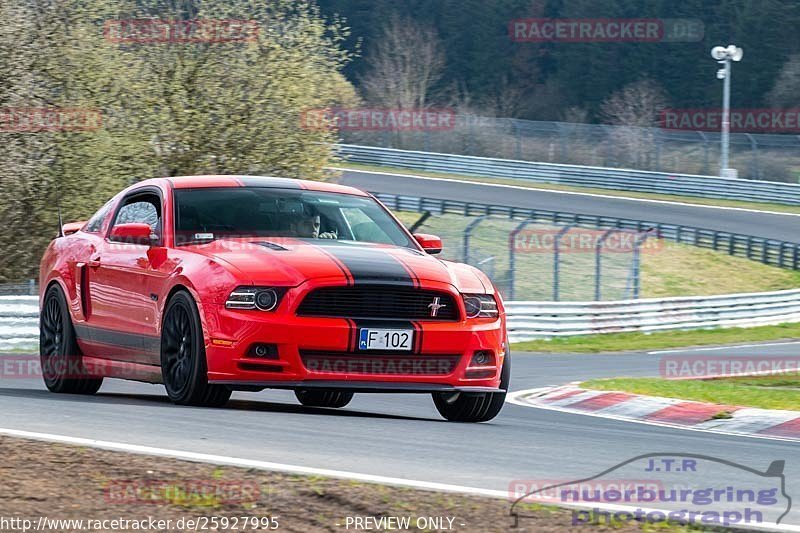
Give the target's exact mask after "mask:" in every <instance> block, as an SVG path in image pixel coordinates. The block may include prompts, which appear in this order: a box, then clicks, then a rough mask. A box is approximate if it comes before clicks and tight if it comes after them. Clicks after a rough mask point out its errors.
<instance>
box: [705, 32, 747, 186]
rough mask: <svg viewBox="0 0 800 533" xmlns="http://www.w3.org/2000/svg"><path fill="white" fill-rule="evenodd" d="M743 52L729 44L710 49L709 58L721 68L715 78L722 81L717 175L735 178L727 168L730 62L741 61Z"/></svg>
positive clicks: (729, 133)
mask: <svg viewBox="0 0 800 533" xmlns="http://www.w3.org/2000/svg"><path fill="white" fill-rule="evenodd" d="M743 53H744V52H743V51H742V49H741V48H738V47H737V46H735V45H732V44H729V45H728V47H727V48H726V47H723V46H715V47H714V48H712V49H711V57H713V58H714V59H716V60H717V63H719V64H720V65H723V68H721V69H719V70H718V71H717V78H718V79H720V80H723V89H722V139H721V145H722V146H721V147H720V148H721V153H720V162H719V175H720V176H722V177H734V178H735V177H736V169H734V168H728V151H729V148H730V136H731V61H737V62H738V61H741V60H742V54H743Z"/></svg>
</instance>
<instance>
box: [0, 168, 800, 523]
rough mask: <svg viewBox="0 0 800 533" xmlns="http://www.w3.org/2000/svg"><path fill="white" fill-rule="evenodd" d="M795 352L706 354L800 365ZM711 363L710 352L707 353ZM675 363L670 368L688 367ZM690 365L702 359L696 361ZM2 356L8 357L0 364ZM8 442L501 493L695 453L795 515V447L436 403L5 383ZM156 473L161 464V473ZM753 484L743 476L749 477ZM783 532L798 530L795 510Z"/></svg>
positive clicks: (1, 396)
mask: <svg viewBox="0 0 800 533" xmlns="http://www.w3.org/2000/svg"><path fill="white" fill-rule="evenodd" d="M342 182H343V183H345V184H348V185H354V186H357V187H361V188H364V189H367V190H370V191H373V192H386V193H393V194H404V195H413V196H428V197H434V198H447V199H451V200H461V201H476V202H481V203H491V204H500V205H508V206H520V207H531V208H533V207H535V208H542V209H549V210H562V211H567V212H576V213H587V214H597V215H609V216H618V217H630V218H637V219H644V220H652V221H662V222H665V223H675V222H676V221H680V222H681V223H683V224H685V225H691V226H698V227H703V228H708V229H719V230H725V231H734V232H738V233H743V234H750V235H757V236H762V237H769V238H775V239H782V240H788V241H797V240H798V232H797V231H796V228H797V227H798V222H800V219H798V218H797V217H796V216H791V215H780V214H770V213H759V212H749V211H742V210H727V209H715V208H705V207H698V206H690V205H682V204H679V203H659V202H642V201H635V200H625V199H615V198H610V197H605V198H599V197H596V196H591V195H581V194H561V193H556V192H547V191H540V190H521V189H513V188H508V187H492V186H486V185H480V184H472V183H459V184H454V183H452V182H448V181H441V180H425V179H417V178H413V177H402V176H397V175H385V174H374V173H364V172H355V171H347V172H345V173H344V176H343V178H342ZM798 350H800V342H796V343H787V344H783V345H764V346H756V347H743V348H736V349H732V348H725V349H721V350H718V351H713V352H710V354H713V355H717V356H722V355H737V356H751V357H766V356H796V355H797V353H798ZM703 352H704V353H708V352H706V350H704V351H703ZM680 353H681V352H679V353H671V354H670V355H680ZM685 353H686V354H687V355H698V353H697V352H695V351H692V350H687V351H685ZM4 357H10V356H9V355H8V354H6V355H2V354H0V361H1V360H2V359H3V358H4ZM661 357H662V355H661V354H658V353H652V354H648V353H629V354H600V355H535V354H523V353H518V354H515V355H514V358H513V374H512V376H513V377H512V385H511V390H512V391H519V390H524V389H531V388H538V387H543V386H548V385H560V384H564V383H568V382H571V381H576V380H581V379H585V378H592V377H607V376H620V375H631V376H642V375H658V369H659V359H660V358H661ZM0 413H2V415H0V428H4V429H12V430H24V431H32V432H41V433H50V434H58V435H64V436H71V437H82V438H89V439H98V440H106V441H115V442H122V443H128V444H138V445H145V446H153V447H159V448H167V449H172V450H181V451H189V452H200V453H206V454H215V455H224V456H229V457H235V458H241V459H255V460H261V461H269V462H275V463H283V464H290V465H298V466H305V467H314V468H323V469H333V470H340V471H347V472H354V473H359V474H372V475H380V476H388V477H395V478H403V479H409V480H419V481H425V482H436V483H447V484H453V485H460V486H466V487H474V488H479V489H489V490H496V491H507V490H508V489H509V485H510V483H512V482H513V481H514V480H564V481H569V480H576V479H583V478H587V477H591V476H593V475H596V474H598V473H600V472H601V471H603V470H606V469H608V468H611V467H613V466H615V465H616V464H618V463H620V462H622V461H625V460H628V459H631V458H633V457H635V456H637V455H641V454H647V453H665V454H681V453H697V454H707V455H713V456H714V457H717V458H720V459H725V460H728V461H732V462H735V463H738V464H741V465H745V466H748V467H751V468H753V469H757V470H765V469H766V468H767V466H768V465H769V464H770V463H771V462H772V461H774V460H785V461H786V469H785V475H786V492H787V493H788V494H789V495H791V496H793V497H794V498H795V501H796V502H800V443H797V442H789V441H779V440H767V439H757V438H752V437H742V436H726V435H718V434H712V433H705V432H698V431H691V430H686V429H676V428H669V427H660V426H653V425H644V424H637V423H631V422H624V421H617V420H611V419H603V418H596V417H590V416H584V415H576V414H568V413H560V412H556V411H546V410H540V409H536V408H532V407H523V406H518V405H513V404H510V403H509V404H506V407H505V408H504V410H503V412H502V413H501V414H500V416H499V417H498V418H496V419H495V420H493V421H492V422H489V423H485V424H455V423H448V422H445V421H443V420H442V419H441V418H440V417H439V415H438V413H437V412H436V411H435V409H434V407H433V403H432V401H431V398H430V397H429V396H428V395H394V394H391V395H390V394H385V395H379V394H372V395H370V394H361V395H356V398H355V399H354V400H353V402H352V403H351V404H350V405H349V406H348V407H346V408H344V409H341V410H336V409H317V408H304V407H301V406H300V405H299V404H298V403H297V402H296V400H295V398H294V396H293V394H292V393H291V392H286V391H264V392H261V393H236V394H234V396H233V399H232V400H231V402H230V403H229V405H228V406H227V407H226V408H223V409H202V408H188V407H177V406H173V405H172V404H171V403H169V402H168V400H167V398H166V395H165V393H164V389H163V387H161V386H154V385H145V384H138V383H132V382H123V381H118V380H107V381H106V383H105V384H104V385H103V387H102V389H101V390H100V392H99V394H98V395H97V396H94V397H80V396H69V395H56V394H51V393H49V392H47V391H46V390H45V388H44V385H43V384H42V382H41V380H40V379H38V378H24V379H23V378H12V377H8V376H6V377H3V374H2V373H0ZM155 460H157V459H155ZM742 475H745V474H742ZM783 523H784V524H791V525H793V526H797V527H798V528H800V503H796V504H795V505H794V508H793V509H792V510H791V512H790V514H789V515H788V516H787V517H786V518H785V519H784V522H783Z"/></svg>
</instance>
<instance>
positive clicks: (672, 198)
mask: <svg viewBox="0 0 800 533" xmlns="http://www.w3.org/2000/svg"><path fill="white" fill-rule="evenodd" d="M332 168H341V169H347V170H371V171H375V172H393V173H396V174H409V175H414V176H427V177H432V178H449V179H456V180H460V181H487V182H491V183H499V184H503V185H515V186H518V187H525V188H526V189H539V190H545V191H567V192H583V193H589V194H604V195H607V196H620V197H625V198H642V199H646V200H664V201H668V202H685V203H687V204H697V205H713V206H719V207H738V208H742V209H755V210H758V211H777V212H780V213H800V206H795V205H786V204H776V203H768V202H747V201H743V200H724V199H721V198H698V197H696V196H681V195H677V194H675V195H673V194H655V193H646V192H635V191H618V190H615V189H599V188H596V187H576V186H572V185H559V184H554V183H532V182H528V181H525V180H518V179H510V178H494V177H489V176H464V175H462V174H451V173H446V172H427V171H424V170H412V169H408V168H398V167H381V166H377V165H362V164H358V163H342V164H337V165H335V166H334V167H332Z"/></svg>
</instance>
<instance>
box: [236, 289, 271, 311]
mask: <svg viewBox="0 0 800 533" xmlns="http://www.w3.org/2000/svg"><path fill="white" fill-rule="evenodd" d="M282 293H283V291H282V290H281V289H277V288H273V287H236V288H235V289H233V292H231V294H230V296H228V299H227V301H226V302H225V307H226V308H227V309H258V310H260V311H274V310H275V308H276V307H278V303H280V300H281V295H282Z"/></svg>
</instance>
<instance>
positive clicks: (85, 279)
mask: <svg viewBox="0 0 800 533" xmlns="http://www.w3.org/2000/svg"><path fill="white" fill-rule="evenodd" d="M79 279H80V280H81V288H80V291H81V311H82V312H83V318H84V320H86V319H87V318H89V315H90V314H91V312H92V310H91V308H90V306H89V268H88V267H87V266H86V265H81V266H80V278H79Z"/></svg>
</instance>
